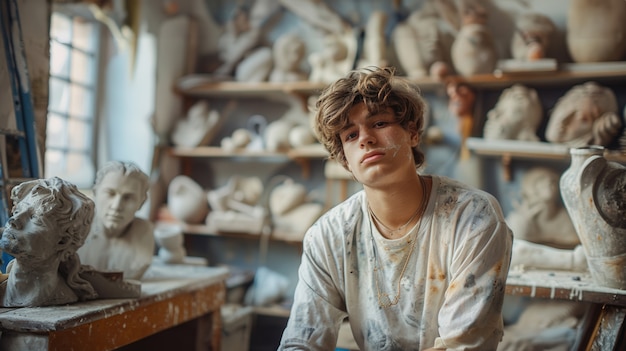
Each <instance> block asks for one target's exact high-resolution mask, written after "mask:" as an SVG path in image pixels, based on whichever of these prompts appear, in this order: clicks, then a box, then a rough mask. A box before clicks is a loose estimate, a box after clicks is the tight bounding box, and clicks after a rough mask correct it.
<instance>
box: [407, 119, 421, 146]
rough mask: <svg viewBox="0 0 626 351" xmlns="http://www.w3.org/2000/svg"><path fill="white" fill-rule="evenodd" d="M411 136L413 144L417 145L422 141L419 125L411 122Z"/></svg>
mask: <svg viewBox="0 0 626 351" xmlns="http://www.w3.org/2000/svg"><path fill="white" fill-rule="evenodd" d="M409 137H410V138H411V146H412V147H415V146H417V145H419V143H420V135H419V133H418V132H417V127H415V124H413V123H411V124H410V125H409Z"/></svg>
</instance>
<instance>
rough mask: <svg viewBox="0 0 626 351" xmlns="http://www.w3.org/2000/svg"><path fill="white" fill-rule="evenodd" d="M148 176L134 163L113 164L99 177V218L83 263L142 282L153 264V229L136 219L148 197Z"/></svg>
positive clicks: (96, 193)
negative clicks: (118, 272)
mask: <svg viewBox="0 0 626 351" xmlns="http://www.w3.org/2000/svg"><path fill="white" fill-rule="evenodd" d="M149 186H150V184H149V178H148V176H147V175H146V174H145V173H144V172H143V171H142V170H141V169H140V168H139V167H138V166H137V165H136V164H134V163H132V162H121V161H110V162H108V163H106V164H105V165H104V166H103V167H102V168H101V169H100V170H98V173H97V174H96V181H95V185H94V187H93V191H94V196H95V204H96V215H95V220H94V225H93V226H92V230H91V232H90V233H89V237H88V238H87V241H86V242H85V245H83V247H81V248H80V250H79V251H78V253H79V255H80V257H81V260H82V261H83V263H85V264H89V265H91V266H93V267H94V268H96V269H97V270H101V271H122V272H124V277H125V278H127V279H139V278H141V276H142V275H143V273H144V272H145V271H146V270H147V269H148V267H149V266H150V263H151V262H152V257H153V255H154V250H155V241H154V233H153V225H152V223H150V222H149V221H148V220H145V219H142V218H139V217H136V216H135V213H136V212H137V211H138V210H139V209H140V208H141V206H142V205H143V204H144V202H145V201H146V199H147V197H148V189H149Z"/></svg>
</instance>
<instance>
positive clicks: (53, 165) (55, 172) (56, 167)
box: [46, 148, 67, 178]
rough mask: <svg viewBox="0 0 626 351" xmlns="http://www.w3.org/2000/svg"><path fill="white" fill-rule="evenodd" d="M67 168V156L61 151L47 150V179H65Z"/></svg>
mask: <svg viewBox="0 0 626 351" xmlns="http://www.w3.org/2000/svg"><path fill="white" fill-rule="evenodd" d="M66 168H67V167H66V164H65V154H64V153H63V152H62V151H60V150H55V149H51V148H46V177H53V176H57V177H60V178H63V175H64V174H65V169H66Z"/></svg>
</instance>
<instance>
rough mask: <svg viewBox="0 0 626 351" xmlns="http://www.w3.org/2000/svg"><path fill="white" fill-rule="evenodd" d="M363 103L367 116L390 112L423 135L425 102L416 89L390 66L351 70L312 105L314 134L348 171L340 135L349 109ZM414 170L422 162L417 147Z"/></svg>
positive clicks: (401, 122)
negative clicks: (367, 112) (313, 110)
mask: <svg viewBox="0 0 626 351" xmlns="http://www.w3.org/2000/svg"><path fill="white" fill-rule="evenodd" d="M361 102H364V103H365V105H366V106H367V110H368V111H369V112H370V113H379V112H382V111H385V110H387V109H391V110H392V111H393V113H394V115H395V117H396V120H397V121H398V124H400V125H401V126H402V127H404V128H406V129H409V128H415V130H416V131H417V133H418V135H419V136H420V140H421V137H422V133H423V132H424V111H425V110H426V103H425V102H424V99H423V98H422V95H421V92H420V89H419V87H417V85H416V84H413V83H412V82H410V81H409V80H408V79H405V78H402V77H399V76H396V74H395V69H393V68H391V67H385V68H379V67H368V68H362V69H359V70H354V71H351V72H350V73H348V74H347V75H346V76H345V77H343V78H340V79H338V80H337V81H335V82H334V83H332V84H331V85H329V86H327V87H326V88H325V89H324V90H323V91H322V93H321V95H320V97H319V98H318V99H317V101H316V103H315V132H316V134H317V136H318V138H319V140H320V142H321V143H322V144H323V145H324V147H326V150H328V152H329V153H330V159H334V160H336V161H337V162H339V163H340V164H341V165H342V166H343V167H344V168H346V169H348V164H347V160H346V155H345V154H344V152H343V144H342V142H341V138H340V136H339V133H340V132H341V131H342V130H343V129H344V128H345V127H346V126H347V125H348V123H349V120H348V115H349V113H350V110H351V109H352V108H353V107H354V106H355V105H357V104H359V103H361ZM413 160H414V162H415V167H416V168H419V167H420V166H422V164H423V163H424V153H423V152H422V150H421V149H420V146H419V144H418V145H417V146H415V147H414V148H413Z"/></svg>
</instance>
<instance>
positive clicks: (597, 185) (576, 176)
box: [560, 146, 626, 289]
mask: <svg viewBox="0 0 626 351" xmlns="http://www.w3.org/2000/svg"><path fill="white" fill-rule="evenodd" d="M570 153H571V156H572V161H571V165H570V167H569V168H568V169H567V170H566V171H565V172H564V173H563V175H562V176H561V180H560V188H561V196H562V197H563V201H564V203H565V207H566V208H567V211H568V213H569V215H570V217H571V218H572V222H573V224H574V228H575V229H576V233H577V234H578V236H579V238H580V241H581V243H582V245H583V247H584V249H585V254H586V255H587V262H588V265H589V270H590V272H591V275H592V277H593V279H594V280H595V282H596V283H597V284H599V285H602V286H606V287H610V288H617V289H626V269H624V267H626V218H625V216H624V212H625V210H626V167H624V166H622V165H620V164H618V163H616V162H610V161H607V160H606V159H605V158H604V157H603V148H602V147H597V146H588V147H581V148H575V149H571V151H570Z"/></svg>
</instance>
